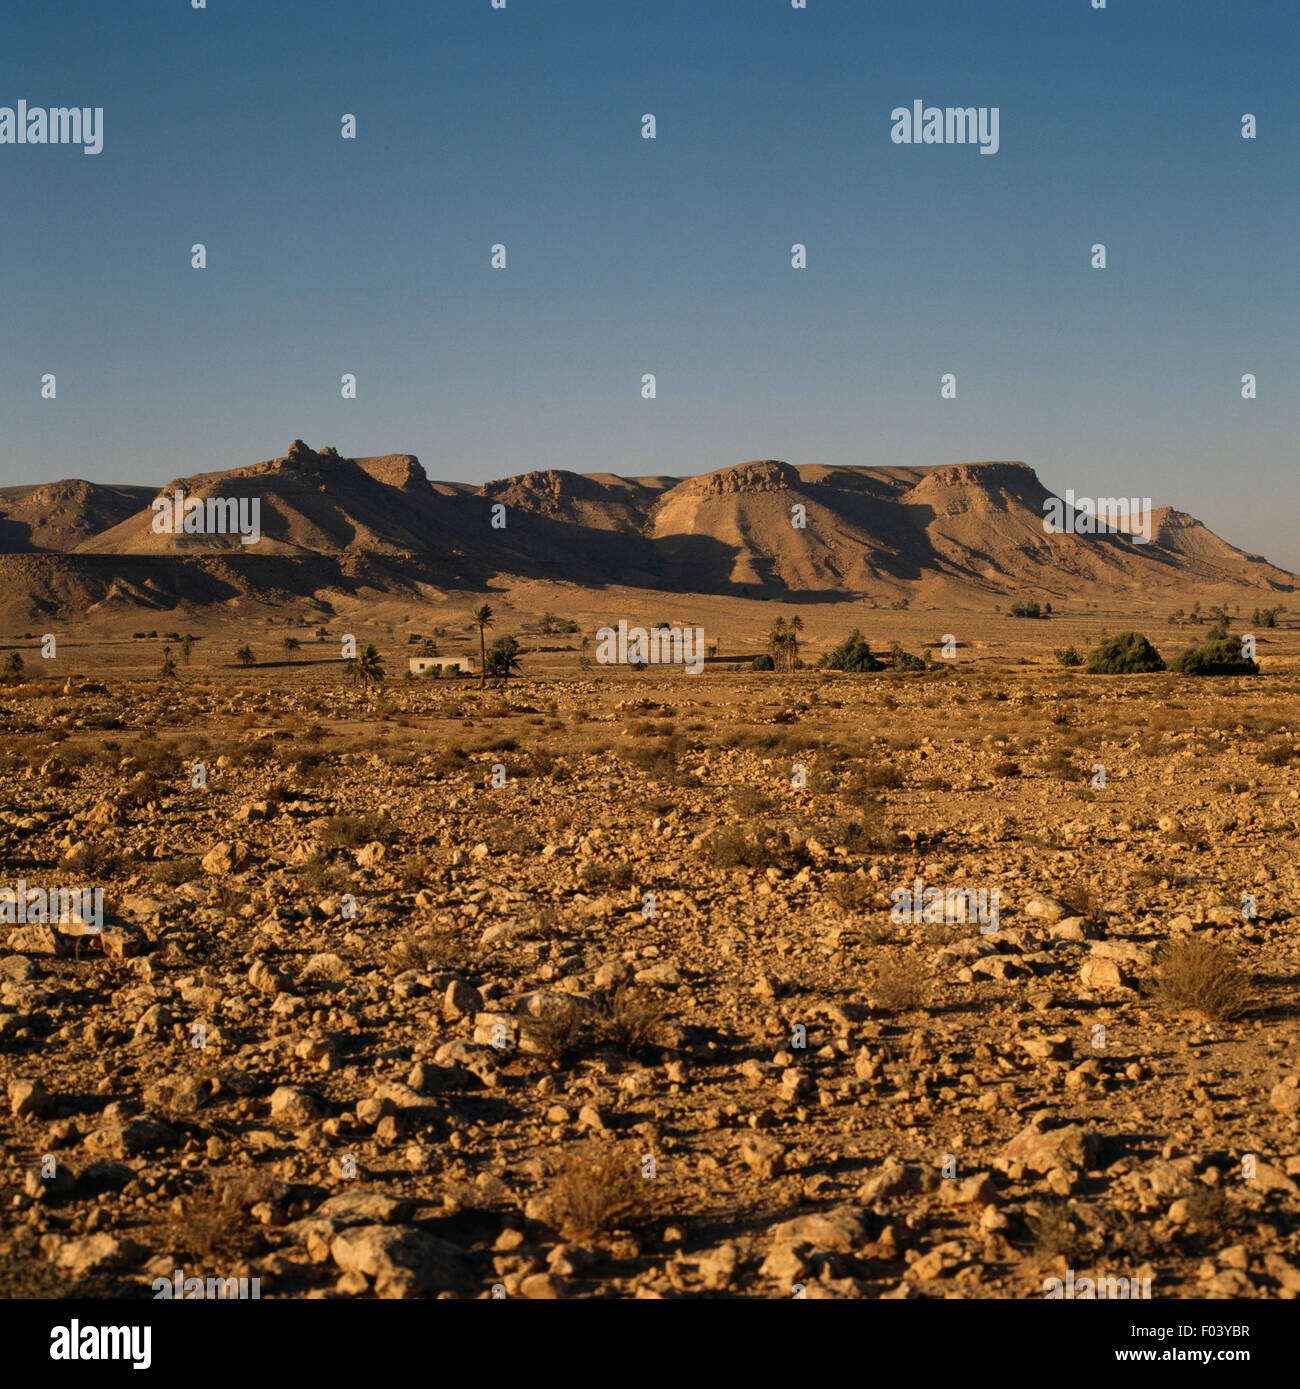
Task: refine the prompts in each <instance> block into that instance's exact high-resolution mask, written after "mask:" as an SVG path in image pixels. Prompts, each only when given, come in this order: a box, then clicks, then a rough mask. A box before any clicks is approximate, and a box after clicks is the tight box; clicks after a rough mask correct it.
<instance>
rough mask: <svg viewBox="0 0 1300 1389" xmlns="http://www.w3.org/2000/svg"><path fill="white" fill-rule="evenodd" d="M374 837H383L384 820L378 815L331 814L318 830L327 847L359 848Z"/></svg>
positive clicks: (374, 838) (321, 840)
mask: <svg viewBox="0 0 1300 1389" xmlns="http://www.w3.org/2000/svg"><path fill="white" fill-rule="evenodd" d="M376 839H378V840H380V841H381V842H382V841H383V839H384V822H383V820H382V819H381V818H380V817H379V816H378V815H332V816H330V818H329V819H328V820H327V821H326V822H325V824H324V825H323V826H322V827H321V832H320V842H321V843H322V844H323V845H324V846H325V848H327V849H359V848H360V847H361V846H362V845H363V844H369V843H371V841H373V840H376Z"/></svg>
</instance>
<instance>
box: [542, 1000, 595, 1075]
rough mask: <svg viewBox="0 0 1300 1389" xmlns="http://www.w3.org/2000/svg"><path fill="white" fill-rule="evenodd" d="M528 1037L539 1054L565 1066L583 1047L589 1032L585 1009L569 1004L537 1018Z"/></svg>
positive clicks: (558, 1064)
mask: <svg viewBox="0 0 1300 1389" xmlns="http://www.w3.org/2000/svg"><path fill="white" fill-rule="evenodd" d="M528 1036H529V1039H530V1040H531V1042H532V1045H533V1047H534V1048H535V1049H536V1052H537V1054H538V1055H539V1056H541V1057H543V1058H544V1059H545V1060H547V1061H551V1062H554V1063H555V1065H557V1066H563V1065H565V1064H566V1063H567V1062H568V1061H570V1060H572V1058H573V1057H574V1056H576V1055H577V1054H578V1053H579V1052H580V1051H581V1050H582V1049H583V1047H584V1045H585V1044H586V1042H587V1039H588V1032H587V1027H586V1025H585V1022H584V1019H583V1016H582V1014H581V1012H580V1011H579V1010H578V1009H577V1008H576V1007H568V1008H556V1009H553V1010H551V1011H549V1012H546V1013H543V1014H542V1016H541V1017H540V1018H536V1019H533V1020H532V1021H531V1022H529V1024H528Z"/></svg>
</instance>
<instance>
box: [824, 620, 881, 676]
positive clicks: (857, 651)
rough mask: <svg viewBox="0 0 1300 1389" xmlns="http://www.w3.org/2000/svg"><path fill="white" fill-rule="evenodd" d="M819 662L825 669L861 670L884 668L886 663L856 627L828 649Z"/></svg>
mask: <svg viewBox="0 0 1300 1389" xmlns="http://www.w3.org/2000/svg"><path fill="white" fill-rule="evenodd" d="M817 664H818V665H819V666H820V667H821V668H822V669H823V670H844V671H853V672H861V671H865V670H883V669H884V664H883V663H882V662H881V661H878V660H877V659H876V658H875V657H874V656H873V655H872V654H871V647H870V646H869V645H868V643H867V639H866V637H864V636H863V635H862V633H861V632H860V631H858V629H857V628H856V627H855V628H854V629H853V631H852V632H850V633H849V635H848V636H847V637H845V638H844V640H843V641H842V642H840V644H839V645H838V646H836V647H834V648H833V649H832V650H830V651H828V652H827V653H826V654H825V655H824V656H823V657H822V658H821V660H820V661H818V662H817Z"/></svg>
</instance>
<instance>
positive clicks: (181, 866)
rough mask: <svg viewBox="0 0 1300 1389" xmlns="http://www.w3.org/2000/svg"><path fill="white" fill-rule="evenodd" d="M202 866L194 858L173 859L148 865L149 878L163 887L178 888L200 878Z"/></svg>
mask: <svg viewBox="0 0 1300 1389" xmlns="http://www.w3.org/2000/svg"><path fill="white" fill-rule="evenodd" d="M202 873H203V865H202V864H201V863H200V862H199V861H198V859H196V858H174V859H168V860H166V861H165V862H163V863H152V864H150V865H149V876H150V877H151V878H152V879H153V880H154V882H156V883H159V884H161V885H162V886H163V887H179V886H180V885H181V884H182V883H188V882H192V881H193V880H194V879H195V878H198V877H200V876H202Z"/></svg>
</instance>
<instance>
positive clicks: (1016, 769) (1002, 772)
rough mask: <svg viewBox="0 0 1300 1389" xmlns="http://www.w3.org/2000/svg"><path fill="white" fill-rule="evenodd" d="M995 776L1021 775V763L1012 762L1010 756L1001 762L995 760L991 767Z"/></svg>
mask: <svg viewBox="0 0 1300 1389" xmlns="http://www.w3.org/2000/svg"><path fill="white" fill-rule="evenodd" d="M990 770H991V771H992V773H993V775H994V776H997V777H1011V776H1019V775H1020V763H1019V762H1012V761H1011V760H1010V759H1009V758H1008V759H1005V760H1003V761H1001V762H995V763H994V764H993V766H992V767H991V768H990Z"/></svg>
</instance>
